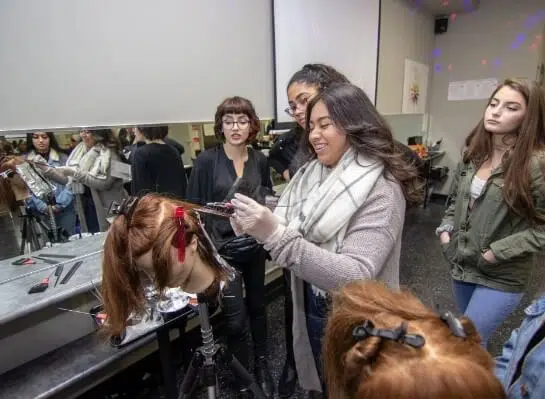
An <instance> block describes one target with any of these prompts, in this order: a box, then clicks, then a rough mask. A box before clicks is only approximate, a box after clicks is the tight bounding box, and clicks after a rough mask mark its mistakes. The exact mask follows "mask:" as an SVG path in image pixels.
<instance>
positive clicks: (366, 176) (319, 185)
mask: <svg viewBox="0 0 545 399" xmlns="http://www.w3.org/2000/svg"><path fill="white" fill-rule="evenodd" d="M383 170H384V165H383V164H382V162H381V161H379V160H371V159H368V158H366V157H365V156H364V155H362V154H359V153H358V154H356V152H355V151H354V149H352V148H350V149H349V150H348V151H346V152H345V154H344V155H343V156H342V158H341V159H340V160H339V163H338V164H337V165H336V166H335V167H334V168H333V169H329V168H328V167H327V166H325V165H323V164H322V163H320V161H319V160H317V159H314V160H312V161H309V162H308V163H307V164H305V165H303V166H302V167H301V169H300V170H299V171H298V172H297V173H296V175H295V176H294V177H293V179H292V180H291V181H290V183H289V184H288V186H287V187H286V188H285V189H284V191H283V192H282V195H281V196H280V199H279V200H278V205H277V206H276V209H275V211H274V214H275V216H278V217H280V218H281V219H282V220H283V221H284V223H285V224H286V226H287V227H288V228H291V229H294V230H297V231H299V232H300V233H301V234H302V235H303V237H305V239H306V240H308V241H310V242H313V243H314V244H316V245H319V246H320V247H321V248H324V249H327V250H328V251H331V252H338V250H339V249H340V246H341V244H342V242H343V240H344V236H345V234H346V229H347V227H348V223H349V221H350V219H351V218H352V216H353V215H354V214H355V213H356V212H357V211H358V209H360V207H361V206H362V205H363V204H364V203H365V200H366V199H367V196H368V195H369V193H370V192H371V190H372V189H373V187H374V185H375V183H376V181H377V179H378V178H379V177H380V176H381V175H382V172H383ZM312 288H313V290H314V293H315V294H316V295H326V292H325V291H323V290H322V289H320V288H318V287H314V286H313V287H312Z"/></svg>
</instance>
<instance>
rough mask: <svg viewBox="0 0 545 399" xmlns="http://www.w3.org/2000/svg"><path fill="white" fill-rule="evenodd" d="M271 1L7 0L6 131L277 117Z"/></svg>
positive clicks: (1, 11)
mask: <svg viewBox="0 0 545 399" xmlns="http://www.w3.org/2000/svg"><path fill="white" fill-rule="evenodd" d="M271 15H272V3H271V1H270V0H229V1H225V0H206V1H205V0H198V1H195V0H158V1H150V0H2V1H0V54H1V55H0V130H4V131H13V130H25V129H53V128H70V127H83V126H113V125H123V124H125V125H129V124H151V123H176V122H197V121H209V120H212V119H213V116H214V112H215V109H216V107H217V105H218V104H219V102H220V101H222V100H223V99H224V98H225V97H228V96H233V95H240V96H244V97H247V98H249V99H250V100H251V101H252V102H253V103H254V105H255V107H256V110H257V113H258V115H259V117H261V118H270V117H273V114H274V105H273V104H274V93H273V49H272V33H271V32H272V18H271Z"/></svg>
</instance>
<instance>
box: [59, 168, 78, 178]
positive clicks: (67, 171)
mask: <svg viewBox="0 0 545 399" xmlns="http://www.w3.org/2000/svg"><path fill="white" fill-rule="evenodd" d="M55 170H56V171H58V172H59V173H60V174H61V175H63V176H65V177H69V176H74V175H75V174H76V169H75V168H72V167H70V166H61V167H58V168H55Z"/></svg>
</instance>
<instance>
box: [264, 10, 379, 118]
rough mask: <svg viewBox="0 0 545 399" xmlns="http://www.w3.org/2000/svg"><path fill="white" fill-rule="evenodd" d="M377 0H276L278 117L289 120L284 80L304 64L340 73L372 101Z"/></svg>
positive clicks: (375, 55) (374, 76) (376, 43)
mask: <svg viewBox="0 0 545 399" xmlns="http://www.w3.org/2000/svg"><path fill="white" fill-rule="evenodd" d="M379 24H380V0H274V47H275V51H274V53H275V77H276V79H275V87H276V93H275V95H276V110H275V112H276V115H275V116H276V120H277V121H279V122H290V121H292V119H291V118H290V117H289V115H287V114H286V113H285V112H284V110H285V109H286V107H287V106H288V99H287V94H286V85H287V83H288V81H289V79H290V78H291V76H292V75H293V74H294V73H295V72H296V71H297V70H299V69H301V67H302V66H303V65H304V64H308V63H314V62H321V63H324V64H329V65H331V66H333V67H335V68H336V69H338V70H339V71H340V72H342V73H344V74H345V75H346V76H347V78H348V79H350V80H351V81H352V83H354V84H355V85H357V86H359V87H361V88H362V89H363V90H365V92H366V94H367V95H368V96H369V98H370V99H371V101H373V102H374V101H375V90H376V81H377V62H378V40H379Z"/></svg>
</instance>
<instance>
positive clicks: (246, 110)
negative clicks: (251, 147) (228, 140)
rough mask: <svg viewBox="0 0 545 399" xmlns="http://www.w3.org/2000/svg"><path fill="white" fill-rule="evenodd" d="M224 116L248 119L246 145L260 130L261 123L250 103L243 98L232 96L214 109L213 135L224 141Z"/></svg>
mask: <svg viewBox="0 0 545 399" xmlns="http://www.w3.org/2000/svg"><path fill="white" fill-rule="evenodd" d="M226 114H244V115H246V116H247V117H248V118H249V119H250V126H249V129H250V132H249V135H248V140H247V142H248V143H251V142H253V141H254V140H255V138H256V136H257V134H258V133H259V131H260V130H261V123H260V122H259V118H258V117H257V114H256V112H255V108H254V106H253V104H252V102H251V101H250V100H248V99H246V98H244V97H239V96H234V97H229V98H226V99H225V100H223V102H222V103H221V104H220V105H218V108H217V109H216V115H215V116H214V133H215V134H216V137H217V138H218V139H219V140H221V141H224V140H225V136H224V134H223V120H222V118H223V116H224V115H226Z"/></svg>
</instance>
